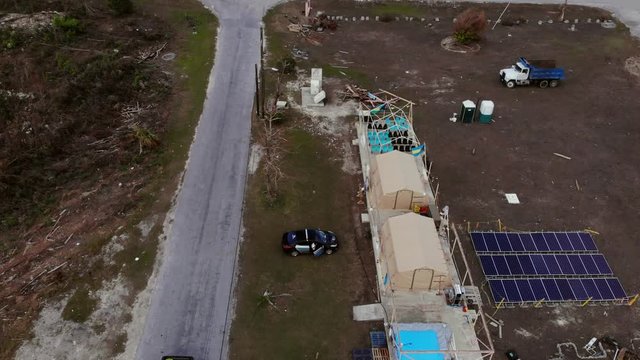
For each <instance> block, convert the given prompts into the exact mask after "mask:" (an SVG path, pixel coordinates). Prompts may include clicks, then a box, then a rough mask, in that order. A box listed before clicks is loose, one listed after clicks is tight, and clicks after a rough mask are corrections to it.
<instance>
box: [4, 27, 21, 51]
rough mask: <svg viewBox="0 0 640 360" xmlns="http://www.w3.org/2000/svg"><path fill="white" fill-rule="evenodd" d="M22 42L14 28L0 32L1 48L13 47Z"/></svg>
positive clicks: (8, 48)
mask: <svg viewBox="0 0 640 360" xmlns="http://www.w3.org/2000/svg"><path fill="white" fill-rule="evenodd" d="M21 43H22V38H21V36H20V34H18V33H17V32H15V31H14V30H7V31H2V32H0V46H1V47H2V48H3V49H7V50H10V49H15V48H17V47H18V46H20V44H21Z"/></svg>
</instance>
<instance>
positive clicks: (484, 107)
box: [478, 100, 494, 124]
mask: <svg viewBox="0 0 640 360" xmlns="http://www.w3.org/2000/svg"><path fill="white" fill-rule="evenodd" d="M493 107H494V104H493V101H491V100H482V101H481V102H480V117H479V118H478V122H479V123H481V124H490V123H491V121H492V120H493Z"/></svg>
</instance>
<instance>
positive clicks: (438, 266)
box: [380, 213, 451, 290]
mask: <svg viewBox="0 0 640 360" xmlns="http://www.w3.org/2000/svg"><path fill="white" fill-rule="evenodd" d="M380 241H381V243H382V256H383V258H384V260H385V261H384V262H385V264H384V265H386V275H385V285H386V286H390V287H391V289H394V290H396V289H405V290H407V289H408V290H438V289H444V288H446V287H450V286H451V276H450V275H449V267H448V265H447V261H446V257H445V253H444V251H443V249H442V243H441V242H440V237H439V236H438V231H437V230H436V226H435V223H434V222H433V219H431V218H429V217H426V216H421V215H418V214H415V213H406V214H404V215H400V216H394V217H392V218H389V219H388V220H387V222H386V223H385V224H384V225H383V227H382V229H381V231H380ZM383 270H384V267H383Z"/></svg>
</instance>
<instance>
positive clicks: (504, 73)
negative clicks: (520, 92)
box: [500, 61, 531, 88]
mask: <svg viewBox="0 0 640 360" xmlns="http://www.w3.org/2000/svg"><path fill="white" fill-rule="evenodd" d="M529 70H530V69H529V67H528V66H526V65H525V64H523V63H522V62H521V61H518V62H516V64H515V65H512V66H511V67H510V68H506V69H502V70H500V81H502V83H503V84H505V85H506V86H507V87H508V88H512V87H514V86H516V85H529V83H530V82H531V80H529Z"/></svg>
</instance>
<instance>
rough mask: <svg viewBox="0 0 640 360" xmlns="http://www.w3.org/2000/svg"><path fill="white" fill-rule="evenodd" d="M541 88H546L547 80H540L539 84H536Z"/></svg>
mask: <svg viewBox="0 0 640 360" xmlns="http://www.w3.org/2000/svg"><path fill="white" fill-rule="evenodd" d="M538 85H539V86H540V87H541V88H542V89H544V88H546V87H547V86H549V82H548V81H547V80H542V81H540V84H538Z"/></svg>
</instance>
